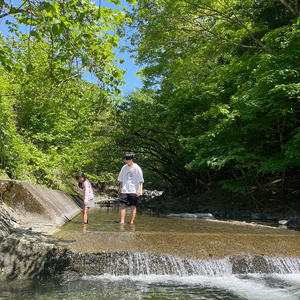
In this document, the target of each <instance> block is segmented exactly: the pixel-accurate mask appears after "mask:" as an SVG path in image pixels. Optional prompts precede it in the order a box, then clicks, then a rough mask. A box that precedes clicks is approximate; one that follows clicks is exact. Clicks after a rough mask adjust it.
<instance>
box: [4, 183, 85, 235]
mask: <svg viewBox="0 0 300 300" xmlns="http://www.w3.org/2000/svg"><path fill="white" fill-rule="evenodd" d="M0 200H1V202H3V203H4V204H6V205H7V206H8V207H9V208H10V212H11V214H12V215H13V216H14V219H17V221H18V223H19V224H20V225H23V226H27V227H31V228H32V229H34V230H35V231H52V230H55V228H58V227H60V226H61V225H63V224H64V223H65V222H66V221H70V220H71V219H72V218H74V217H75V216H76V215H77V214H78V213H79V212H80V211H81V204H80V203H81V200H80V198H79V197H77V196H71V195H68V194H66V193H63V192H61V191H57V190H51V189H47V188H43V187H40V186H36V185H34V184H32V183H29V182H22V181H14V180H0Z"/></svg>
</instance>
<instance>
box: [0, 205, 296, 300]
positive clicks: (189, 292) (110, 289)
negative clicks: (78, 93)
mask: <svg viewBox="0 0 300 300" xmlns="http://www.w3.org/2000/svg"><path fill="white" fill-rule="evenodd" d="M126 214H127V216H126V219H127V220H128V221H129V219H128V218H129V216H130V210H128V211H126ZM81 218H82V216H78V217H76V218H75V219H74V220H72V222H70V223H68V224H66V225H65V226H63V229H62V231H61V232H59V233H58V234H56V235H55V236H54V237H53V238H54V240H55V241H56V242H58V243H61V244H62V245H67V246H69V247H70V248H71V249H72V250H78V251H83V250H85V251H87V252H93V251H95V250H96V249H97V250H98V251H102V250H103V249H104V248H105V247H107V249H106V251H108V250H109V249H110V250H115V251H121V252H105V256H104V257H102V258H101V259H102V262H103V261H104V263H103V265H102V267H101V270H96V271H95V272H94V274H89V275H85V276H83V277H81V278H80V279H78V278H76V279H74V278H73V279H72V278H70V279H68V280H63V281H61V280H38V281H25V280H23V281H14V282H12V283H9V282H8V283H3V282H2V283H0V299H61V300H62V299H72V300H74V299H91V300H92V299H128V300H129V299H130V300H131V299H133V300H135V299H153V300H154V299H155V300H158V299H182V300H183V299H184V300H185V299H211V300H216V299H228V300H238V299H239V300H248V299H249V300H250V299H252V300H256V299H257V300H268V299H270V300H277V299H278V300H284V299H287V300H294V299H295V300H300V255H298V252H297V251H299V248H300V247H299V246H300V233H299V232H294V231H291V230H284V229H278V228H270V227H265V226H255V225H254V224H249V225H245V224H243V225H240V223H235V222H233V223H228V222H217V221H203V220H184V219H167V218H157V217H153V216H150V215H137V218H136V224H135V226H131V225H130V224H125V226H121V225H120V224H118V222H119V211H118V208H117V207H96V208H94V209H91V210H90V211H89V224H88V225H87V226H82V225H81V224H80V223H81V221H82V220H81ZM221 238H224V241H225V242H222V240H221ZM168 239H169V240H168ZM166 240H168V242H166ZM228 240H229V242H228V243H227V241H228ZM157 241H158V242H157ZM163 242H165V244H163V246H162V247H161V248H160V247H159V245H160V244H162V243H163ZM152 244H154V246H155V247H152V248H151V245H152ZM261 244H265V245H263V246H262V245H261ZM207 245H208V246H207ZM205 247H207V252H205V251H204V250H203V251H202V252H201V251H196V250H194V249H195V248H196V249H197V248H205ZM225 247H227V248H229V249H225ZM245 247H246V248H245ZM99 248H100V249H99ZM112 248H114V249H112ZM146 248H148V249H149V251H144V250H145V249H146ZM174 248H176V249H175V254H176V255H174ZM178 248H179V250H178ZM219 248H221V249H219ZM130 249H131V250H132V249H134V250H135V251H130V252H126V251H128V250H130ZM241 249H242V250H241ZM150 250H151V251H150ZM177 250H178V251H177ZM176 251H177V252H176ZM251 251H252V253H250V252H251ZM257 251H259V252H257ZM262 251H264V252H262ZM266 251H270V252H266ZM280 251H281V252H282V253H281V254H280V256H277V255H272V254H274V253H276V252H280ZM287 251H290V253H296V255H293V256H298V257H294V258H293V257H289V255H288V254H289V252H287ZM241 252H242V253H243V254H241V255H237V256H233V257H232V256H231V257H230V256H229V255H227V253H232V254H236V253H241ZM222 253H223V254H222ZM224 253H225V254H224ZM246 253H249V255H248V254H246ZM259 253H260V254H262V253H271V255H269V257H267V256H261V255H260V256H258V255H256V254H259ZM250 254H252V255H250ZM102 255H103V253H102ZM96 267H97V266H95V268H96Z"/></svg>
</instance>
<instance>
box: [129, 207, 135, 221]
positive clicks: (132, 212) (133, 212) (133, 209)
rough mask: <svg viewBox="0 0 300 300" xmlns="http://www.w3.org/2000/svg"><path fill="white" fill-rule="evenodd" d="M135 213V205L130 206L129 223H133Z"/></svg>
mask: <svg viewBox="0 0 300 300" xmlns="http://www.w3.org/2000/svg"><path fill="white" fill-rule="evenodd" d="M135 215H136V206H131V221H130V224H133V223H134V219H135Z"/></svg>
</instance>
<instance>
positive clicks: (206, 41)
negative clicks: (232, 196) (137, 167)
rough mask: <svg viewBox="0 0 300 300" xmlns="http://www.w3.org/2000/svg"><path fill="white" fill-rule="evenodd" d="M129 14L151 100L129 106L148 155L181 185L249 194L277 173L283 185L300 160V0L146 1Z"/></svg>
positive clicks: (135, 135)
mask: <svg viewBox="0 0 300 300" xmlns="http://www.w3.org/2000/svg"><path fill="white" fill-rule="evenodd" d="M130 17H131V18H132V19H133V20H134V22H133V23H132V27H133V28H134V29H135V34H134V35H133V36H132V37H131V42H132V44H133V50H134V51H136V53H137V54H136V60H137V62H138V63H140V64H141V66H143V69H142V71H141V74H140V75H141V76H142V78H143V80H144V89H145V90H144V91H142V93H146V94H147V95H148V94H149V93H150V92H149V91H151V101H147V102H144V101H140V100H139V99H138V98H139V97H137V96H136V94H133V95H131V96H130V97H129V98H128V101H129V106H130V107H133V110H130V111H128V112H127V111H126V109H124V112H125V116H127V117H128V118H130V119H131V120H135V121H136V122H135V124H134V128H132V127H130V128H129V131H128V134H129V135H130V136H131V137H132V141H133V146H135V147H137V150H136V151H138V152H141V153H146V154H145V163H147V164H151V160H152V161H153V165H154V166H153V168H158V169H159V170H158V171H157V173H162V174H161V175H162V176H161V178H163V180H164V182H165V183H166V184H168V186H169V187H171V188H172V190H174V189H175V191H176V189H182V188H185V189H186V190H189V189H195V188H196V187H197V186H199V185H201V186H202V187H203V188H205V189H209V185H210V183H211V182H212V181H219V182H221V183H222V184H223V186H224V187H226V188H229V189H231V190H232V191H238V192H241V193H245V192H246V191H247V189H248V188H249V185H251V184H253V183H257V182H258V181H259V180H260V179H261V178H262V177H263V176H266V175H269V174H276V175H277V176H282V182H283V188H284V178H285V174H286V172H287V171H289V170H291V169H292V168H295V167H299V165H300V159H299V158H300V157H299V146H300V145H299V138H300V136H299V129H300V128H299V125H300V124H299V118H300V115H299V113H300V111H299V108H300V107H299V75H300V74H299V62H300V61H299V58H300V52H299V42H300V39H299V38H300V27H299V26H300V19H299V7H298V1H278V0H267V1H256V0H249V1H248V0H247V1H240V0H230V1H223V0H221V1H219V0H215V1H214V0H209V1H208V0H189V1H187V0H177V1H168V0H167V1H166V0H158V1H150V0H140V1H139V2H138V6H137V7H136V8H135V9H134V11H133V13H132V14H131V16H130ZM134 51H133V52H134ZM124 112H123V113H124ZM142 114H143V116H141V115H142Z"/></svg>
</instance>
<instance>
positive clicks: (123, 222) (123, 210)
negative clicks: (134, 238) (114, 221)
mask: <svg viewBox="0 0 300 300" xmlns="http://www.w3.org/2000/svg"><path fill="white" fill-rule="evenodd" d="M125 208H126V205H125V204H123V203H121V224H125Z"/></svg>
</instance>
